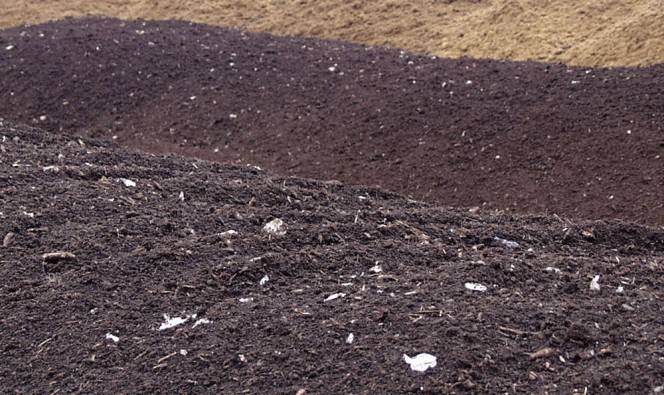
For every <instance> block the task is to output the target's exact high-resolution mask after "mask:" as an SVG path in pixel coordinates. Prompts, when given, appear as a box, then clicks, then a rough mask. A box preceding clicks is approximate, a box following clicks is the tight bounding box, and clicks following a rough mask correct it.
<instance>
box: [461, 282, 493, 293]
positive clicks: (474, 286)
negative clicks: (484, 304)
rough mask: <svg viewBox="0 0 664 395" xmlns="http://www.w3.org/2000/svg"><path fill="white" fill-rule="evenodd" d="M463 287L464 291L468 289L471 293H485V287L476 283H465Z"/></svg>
mask: <svg viewBox="0 0 664 395" xmlns="http://www.w3.org/2000/svg"><path fill="white" fill-rule="evenodd" d="M464 287H466V289H469V290H471V291H479V292H485V291H486V289H487V288H486V285H482V284H478V283H465V284H464Z"/></svg>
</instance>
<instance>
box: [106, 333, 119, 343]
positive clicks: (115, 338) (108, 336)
mask: <svg viewBox="0 0 664 395" xmlns="http://www.w3.org/2000/svg"><path fill="white" fill-rule="evenodd" d="M106 340H110V341H112V342H113V343H117V342H119V341H120V338H119V337H117V336H115V335H113V334H111V333H107V334H106Z"/></svg>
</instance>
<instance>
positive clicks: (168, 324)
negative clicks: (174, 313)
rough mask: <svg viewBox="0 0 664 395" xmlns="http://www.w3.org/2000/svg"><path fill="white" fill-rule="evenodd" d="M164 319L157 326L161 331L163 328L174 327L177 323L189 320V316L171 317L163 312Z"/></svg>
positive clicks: (180, 323)
mask: <svg viewBox="0 0 664 395" xmlns="http://www.w3.org/2000/svg"><path fill="white" fill-rule="evenodd" d="M164 320H165V321H166V322H162V324H161V325H160V326H159V330H160V331H163V330H164V329H170V328H174V327H176V326H178V325H182V324H184V323H185V322H187V320H189V316H187V317H184V318H182V317H173V318H171V317H170V316H169V315H168V314H164Z"/></svg>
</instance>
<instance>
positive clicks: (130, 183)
mask: <svg viewBox="0 0 664 395" xmlns="http://www.w3.org/2000/svg"><path fill="white" fill-rule="evenodd" d="M118 181H119V182H121V183H123V184H124V186H126V187H135V186H136V182H134V181H132V180H129V179H126V178H120V179H119V180H118Z"/></svg>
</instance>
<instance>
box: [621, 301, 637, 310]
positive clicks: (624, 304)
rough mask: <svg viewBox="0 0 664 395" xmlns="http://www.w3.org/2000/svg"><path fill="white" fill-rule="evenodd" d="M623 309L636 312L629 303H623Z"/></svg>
mask: <svg viewBox="0 0 664 395" xmlns="http://www.w3.org/2000/svg"><path fill="white" fill-rule="evenodd" d="M622 308H623V309H625V310H627V311H634V310H636V309H635V308H634V307H632V306H630V305H628V304H627V303H623V304H622Z"/></svg>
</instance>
